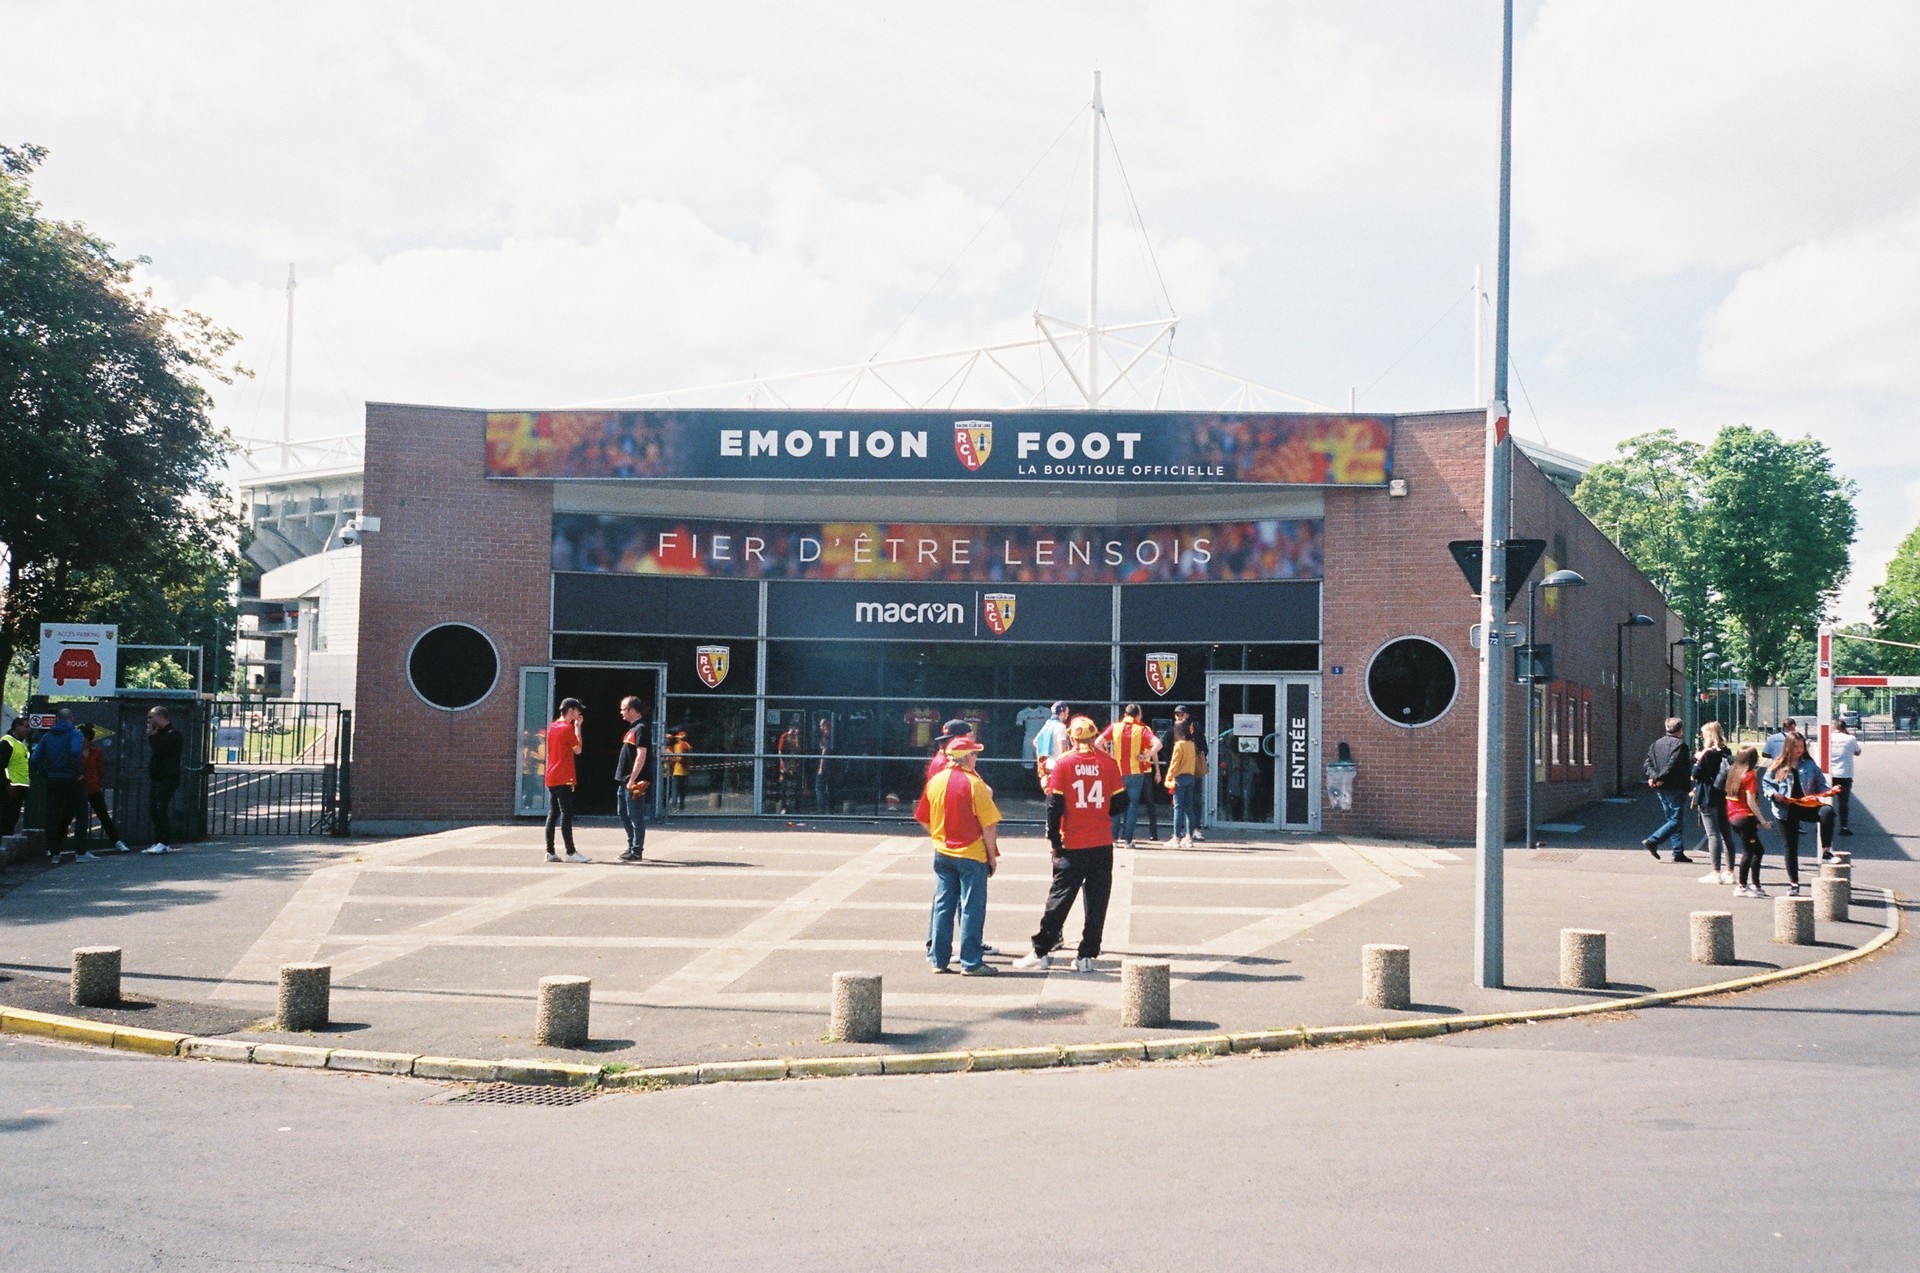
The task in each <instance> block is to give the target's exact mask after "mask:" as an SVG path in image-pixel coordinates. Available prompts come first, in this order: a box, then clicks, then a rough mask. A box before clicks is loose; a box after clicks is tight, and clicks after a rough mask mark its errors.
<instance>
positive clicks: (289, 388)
mask: <svg viewBox="0 0 1920 1273" xmlns="http://www.w3.org/2000/svg"><path fill="white" fill-rule="evenodd" d="M293 288H294V281H293V262H291V261H289V262H287V384H286V392H285V395H284V396H283V398H282V400H281V406H280V467H281V468H283V469H290V468H292V467H293Z"/></svg>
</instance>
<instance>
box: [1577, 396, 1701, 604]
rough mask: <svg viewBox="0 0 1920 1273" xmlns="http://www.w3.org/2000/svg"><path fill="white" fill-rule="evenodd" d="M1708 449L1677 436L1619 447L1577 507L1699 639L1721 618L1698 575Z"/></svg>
mask: <svg viewBox="0 0 1920 1273" xmlns="http://www.w3.org/2000/svg"><path fill="white" fill-rule="evenodd" d="M1703 454H1704V448H1703V447H1701V446H1700V444H1699V443H1697V442H1689V441H1687V440H1686V439H1684V438H1682V437H1681V436H1680V435H1679V434H1678V433H1675V432H1674V431H1673V430H1672V429H1656V430H1654V431H1653V432H1652V433H1642V434H1640V435H1639V436H1637V437H1632V438H1628V439H1627V440H1626V441H1625V442H1622V443H1621V444H1620V447H1619V452H1618V454H1617V456H1616V457H1615V458H1614V459H1611V460H1607V461H1605V462H1603V463H1600V464H1596V465H1594V466H1593V467H1592V468H1591V469H1589V470H1587V473H1586V476H1585V477H1583V478H1582V479H1581V480H1580V485H1579V486H1578V487H1577V488H1576V489H1575V490H1574V494H1573V500H1574V503H1575V504H1577V505H1578V506H1579V508H1580V511H1581V512H1583V513H1585V514H1586V515H1587V517H1588V518H1589V519H1591V520H1592V522H1593V524H1594V525H1596V526H1598V527H1599V528H1600V529H1601V530H1603V531H1605V532H1606V533H1607V535H1608V537H1609V538H1611V539H1612V540H1613V542H1614V543H1615V544H1616V545H1618V546H1619V548H1620V551H1621V552H1623V553H1625V554H1626V556H1627V560H1629V561H1631V562H1632V563H1633V564H1634V565H1635V566H1636V567H1638V568H1639V570H1640V573H1642V574H1644V575H1645V576H1647V578H1648V579H1650V580H1652V581H1653V583H1654V586H1655V587H1657V588H1659V589H1660V591H1661V592H1662V593H1663V594H1664V595H1665V596H1666V598H1667V604H1668V605H1670V606H1672V607H1673V608H1674V609H1675V610H1676V611H1678V612H1679V614H1680V616H1681V617H1682V618H1683V619H1684V620H1685V621H1686V625H1687V630H1688V631H1690V632H1692V633H1694V634H1696V635H1705V634H1708V633H1711V632H1716V631H1718V630H1719V629H1720V627H1721V625H1722V619H1723V614H1722V611H1721V609H1720V607H1719V605H1718V604H1717V602H1716V599H1715V597H1714V594H1713V591H1712V588H1711V584H1710V581H1709V580H1708V578H1707V576H1706V573H1705V571H1704V570H1703V569H1702V568H1701V549H1700V545H1699V542H1698V540H1699V531H1700V526H1701V515H1700V514H1701V504H1702V498H1703V492H1702V489H1701V481H1700V462H1701V457H1702V455H1703Z"/></svg>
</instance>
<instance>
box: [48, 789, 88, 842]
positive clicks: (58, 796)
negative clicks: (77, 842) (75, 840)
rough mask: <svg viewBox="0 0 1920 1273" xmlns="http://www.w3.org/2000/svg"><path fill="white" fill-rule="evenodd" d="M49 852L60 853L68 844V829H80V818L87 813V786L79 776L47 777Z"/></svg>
mask: <svg viewBox="0 0 1920 1273" xmlns="http://www.w3.org/2000/svg"><path fill="white" fill-rule="evenodd" d="M46 798H47V852H48V853H58V852H60V851H61V850H62V849H64V848H66V845H67V830H68V828H72V829H73V830H75V831H80V830H81V829H82V828H81V827H80V825H79V823H80V820H81V819H82V818H84V817H86V814H87V788H86V786H85V784H83V783H82V782H81V781H80V780H79V779H78V778H49V779H47V790H46Z"/></svg>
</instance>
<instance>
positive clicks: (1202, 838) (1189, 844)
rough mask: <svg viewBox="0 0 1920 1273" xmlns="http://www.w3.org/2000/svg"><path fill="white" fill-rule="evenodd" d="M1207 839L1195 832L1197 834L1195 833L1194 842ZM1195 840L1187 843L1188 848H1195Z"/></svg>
mask: <svg viewBox="0 0 1920 1273" xmlns="http://www.w3.org/2000/svg"><path fill="white" fill-rule="evenodd" d="M1206 838H1207V837H1206V836H1204V835H1201V834H1200V833H1199V832H1198V831H1195V832H1194V833H1193V840H1204V839H1206ZM1193 840H1189V841H1187V847H1188V848H1192V847H1193Z"/></svg>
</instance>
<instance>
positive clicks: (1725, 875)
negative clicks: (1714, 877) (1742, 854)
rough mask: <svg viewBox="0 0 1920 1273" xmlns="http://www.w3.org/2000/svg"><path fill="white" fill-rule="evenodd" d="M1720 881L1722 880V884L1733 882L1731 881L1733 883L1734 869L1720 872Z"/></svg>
mask: <svg viewBox="0 0 1920 1273" xmlns="http://www.w3.org/2000/svg"><path fill="white" fill-rule="evenodd" d="M1720 882H1721V883H1722V884H1731V883H1733V872H1732V871H1722V872H1720Z"/></svg>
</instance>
